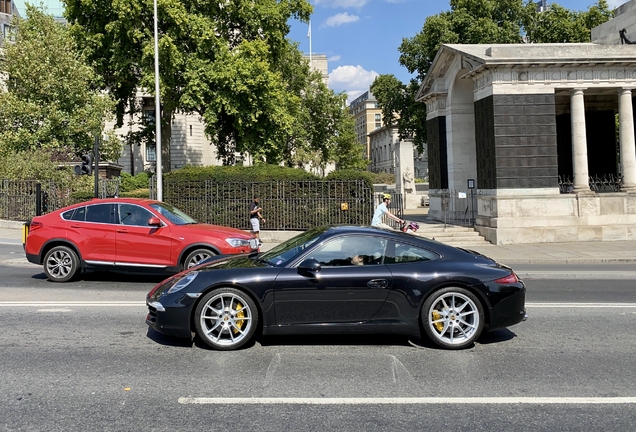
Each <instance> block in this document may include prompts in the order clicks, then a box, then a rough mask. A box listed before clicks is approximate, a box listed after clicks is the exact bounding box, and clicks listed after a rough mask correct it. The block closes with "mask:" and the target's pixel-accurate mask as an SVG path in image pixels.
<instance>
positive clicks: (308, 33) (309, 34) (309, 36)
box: [307, 20, 312, 70]
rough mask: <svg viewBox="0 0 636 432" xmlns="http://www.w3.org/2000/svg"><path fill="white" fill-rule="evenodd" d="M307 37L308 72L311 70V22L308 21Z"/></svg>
mask: <svg viewBox="0 0 636 432" xmlns="http://www.w3.org/2000/svg"><path fill="white" fill-rule="evenodd" d="M307 37H308V38H309V70H311V68H312V63H311V20H309V31H308V32H307Z"/></svg>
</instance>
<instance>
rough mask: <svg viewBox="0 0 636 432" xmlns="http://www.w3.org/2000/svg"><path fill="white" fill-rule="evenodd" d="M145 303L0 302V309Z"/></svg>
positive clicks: (115, 305)
mask: <svg viewBox="0 0 636 432" xmlns="http://www.w3.org/2000/svg"><path fill="white" fill-rule="evenodd" d="M145 306H146V302H138V301H137V302H130V301H128V302H126V301H104V302H81V301H77V302H69V301H59V302H56V301H39V302H18V301H15V302H10V301H9V302H0V307H145Z"/></svg>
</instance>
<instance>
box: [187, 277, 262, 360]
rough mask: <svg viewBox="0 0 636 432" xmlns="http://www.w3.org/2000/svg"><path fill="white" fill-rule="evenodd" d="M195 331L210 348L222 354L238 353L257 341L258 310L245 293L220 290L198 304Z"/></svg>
mask: <svg viewBox="0 0 636 432" xmlns="http://www.w3.org/2000/svg"><path fill="white" fill-rule="evenodd" d="M194 327H195V329H196V333H197V335H198V336H199V338H201V340H202V341H203V342H204V343H205V344H206V345H208V346H209V347H211V348H214V349H216V350H220V351H230V350H235V349H238V348H240V347H242V346H243V345H245V344H246V343H248V342H249V341H250V340H252V338H253V337H254V334H255V333H256V328H257V327H258V309H257V308H256V304H255V303H254V301H253V300H252V299H251V297H250V296H248V295H247V294H246V293H244V292H243V291H240V290H237V289H235V288H217V289H215V290H213V291H210V292H209V293H207V294H206V295H204V296H203V297H202V298H201V300H200V301H199V303H198V304H197V307H196V309H195V312H194Z"/></svg>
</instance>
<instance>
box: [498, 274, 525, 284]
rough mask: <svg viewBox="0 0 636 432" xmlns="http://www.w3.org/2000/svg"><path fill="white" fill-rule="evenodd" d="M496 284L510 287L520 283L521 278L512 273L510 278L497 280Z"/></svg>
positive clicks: (505, 277)
mask: <svg viewBox="0 0 636 432" xmlns="http://www.w3.org/2000/svg"><path fill="white" fill-rule="evenodd" d="M495 282H497V283H500V284H503V285H509V284H513V283H517V282H519V278H518V277H517V275H516V274H514V273H510V274H509V275H508V276H504V277H502V278H499V279H495Z"/></svg>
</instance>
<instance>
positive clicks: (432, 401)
mask: <svg viewBox="0 0 636 432" xmlns="http://www.w3.org/2000/svg"><path fill="white" fill-rule="evenodd" d="M179 403H180V404H182V405H188V404H200V405H235V404H251V405H277V404H278V405H382V404H384V405H388V404H390V405H415V404H428V405H451V404H452V405H457V404H462V405H470V404H476V405H482V404H489V405H493V404H495V405H496V404H500V405H507V404H567V405H595V404H636V397H472V398H471V397H462V398H449V397H422V398H418V397H413V398H399V397H398V398H205V397H200V398H196V397H181V398H179Z"/></svg>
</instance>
